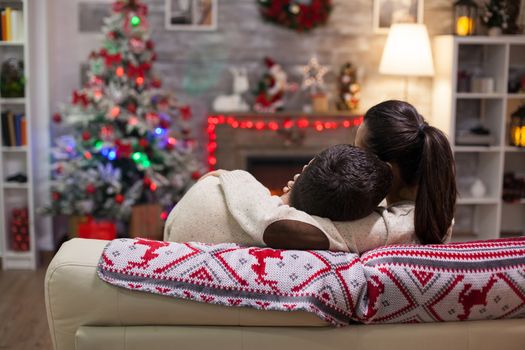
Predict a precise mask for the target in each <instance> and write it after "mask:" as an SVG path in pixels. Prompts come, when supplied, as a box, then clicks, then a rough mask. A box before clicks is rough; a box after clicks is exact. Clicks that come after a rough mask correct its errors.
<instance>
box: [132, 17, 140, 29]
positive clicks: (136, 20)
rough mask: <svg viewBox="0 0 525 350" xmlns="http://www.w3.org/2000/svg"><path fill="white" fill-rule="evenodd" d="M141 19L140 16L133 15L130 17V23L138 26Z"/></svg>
mask: <svg viewBox="0 0 525 350" xmlns="http://www.w3.org/2000/svg"><path fill="white" fill-rule="evenodd" d="M140 22H141V19H140V17H139V16H136V15H135V16H132V17H131V19H130V23H131V26H132V27H138V26H139V25H140Z"/></svg>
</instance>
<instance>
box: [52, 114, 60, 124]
mask: <svg viewBox="0 0 525 350" xmlns="http://www.w3.org/2000/svg"><path fill="white" fill-rule="evenodd" d="M53 121H54V122H55V123H57V124H58V123H60V122H61V121H62V116H61V115H60V113H55V114H53Z"/></svg>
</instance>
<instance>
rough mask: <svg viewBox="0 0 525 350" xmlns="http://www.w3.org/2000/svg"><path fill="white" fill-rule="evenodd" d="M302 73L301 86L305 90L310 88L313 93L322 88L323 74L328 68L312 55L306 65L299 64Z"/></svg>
mask: <svg viewBox="0 0 525 350" xmlns="http://www.w3.org/2000/svg"><path fill="white" fill-rule="evenodd" d="M301 71H302V73H303V83H302V84H301V87H302V88H303V89H304V90H306V89H310V90H311V91H312V92H313V93H315V92H317V90H323V88H324V75H325V74H326V73H327V72H328V68H326V67H325V66H321V65H320V64H319V61H318V60H317V57H312V58H311V59H310V61H309V62H308V64H307V65H305V66H301Z"/></svg>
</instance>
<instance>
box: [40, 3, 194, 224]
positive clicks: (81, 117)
mask: <svg viewBox="0 0 525 350" xmlns="http://www.w3.org/2000/svg"><path fill="white" fill-rule="evenodd" d="M147 11H148V10H147V7H146V6H145V5H144V4H142V3H140V1H138V0H119V1H116V2H115V3H114V4H113V6H112V14H111V15H110V16H109V17H108V18H106V19H105V22H104V27H103V28H102V31H103V34H104V41H103V47H102V48H101V49H100V50H99V51H98V52H93V53H92V54H91V55H90V57H89V63H90V67H89V70H88V72H87V74H88V76H87V79H88V81H87V83H86V84H85V85H84V86H83V87H82V88H81V89H79V90H77V91H74V92H73V96H72V101H71V103H70V104H68V105H67V106H64V107H63V110H62V113H60V114H58V113H57V114H55V115H54V116H53V119H54V121H55V123H57V124H59V125H60V126H61V127H62V130H66V132H63V134H62V136H59V137H57V138H56V139H55V146H54V147H53V149H52V180H53V181H52V189H51V190H52V192H51V193H52V203H51V204H50V205H49V206H48V207H47V208H46V211H47V212H48V213H51V214H65V215H92V216H94V217H103V218H111V219H117V220H126V219H127V218H128V217H129V215H130V213H131V207H132V206H133V205H136V204H143V203H156V204H157V203H158V204H160V205H162V206H163V207H165V208H166V209H169V207H171V206H173V205H174V203H176V202H177V201H178V200H179V199H180V198H181V197H182V195H183V194H184V193H185V191H186V190H187V189H188V188H189V187H190V186H191V185H192V184H193V182H194V181H195V180H196V179H198V178H199V177H200V175H201V173H200V170H201V169H203V168H202V164H201V163H200V162H199V161H197V158H196V157H195V150H196V143H195V140H194V139H192V138H191V136H190V127H189V125H188V122H189V119H190V117H191V110H190V108H189V107H188V106H183V105H180V104H179V103H178V102H177V101H176V100H175V98H174V97H173V96H171V95H170V94H167V93H166V92H164V91H162V90H161V89H160V88H161V81H160V80H159V79H158V78H157V77H156V76H155V75H154V73H153V71H152V65H153V63H154V61H155V58H156V56H155V52H154V44H153V42H152V41H151V39H150V36H149V30H148V22H147Z"/></svg>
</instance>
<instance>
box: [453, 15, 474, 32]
mask: <svg viewBox="0 0 525 350" xmlns="http://www.w3.org/2000/svg"><path fill="white" fill-rule="evenodd" d="M473 32H474V20H473V19H472V18H470V17H467V16H461V17H458V19H457V20H456V34H457V35H460V36H466V35H471V34H472V33H473Z"/></svg>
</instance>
